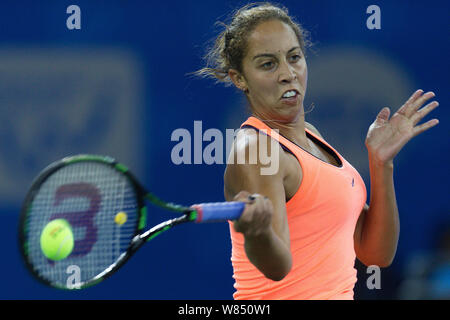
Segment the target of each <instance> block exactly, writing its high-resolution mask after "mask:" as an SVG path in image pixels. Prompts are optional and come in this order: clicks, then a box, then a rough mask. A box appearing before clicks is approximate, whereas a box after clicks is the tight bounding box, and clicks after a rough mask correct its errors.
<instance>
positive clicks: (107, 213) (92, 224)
mask: <svg viewBox="0 0 450 320" xmlns="http://www.w3.org/2000/svg"><path fill="white" fill-rule="evenodd" d="M144 195H145V190H144V189H143V187H142V186H141V185H140V184H139V183H138V181H137V180H136V179H135V178H134V176H133V175H132V173H131V172H130V171H129V170H128V169H127V168H126V167H125V166H124V165H122V164H120V163H118V162H117V161H116V160H115V159H113V158H111V157H105V156H97V155H77V156H72V157H67V158H64V159H62V160H59V161H57V162H55V163H53V164H51V165H50V166H48V167H47V168H45V169H44V170H43V171H42V172H41V173H40V174H39V176H38V177H37V178H36V179H35V180H34V181H33V183H32V185H31V187H30V189H29V191H28V193H27V195H26V197H25V201H24V203H23V206H22V210H21V214H20V222H19V248H20V251H21V254H22V256H23V259H24V261H25V265H26V267H27V269H28V270H29V271H30V272H31V274H32V275H34V276H35V277H36V278H37V279H39V280H40V281H41V282H42V283H44V284H46V285H49V286H51V287H55V288H59V289H82V288H86V287H89V286H91V285H94V284H97V283H99V282H100V281H102V280H103V279H105V278H106V277H107V276H109V275H111V274H112V273H114V272H115V271H116V270H117V269H118V268H119V267H120V266H121V265H123V263H124V262H125V261H126V260H127V259H128V258H129V257H130V256H131V254H132V253H133V251H134V250H131V244H132V241H133V238H134V237H135V236H136V235H138V234H139V233H140V232H141V230H142V229H143V228H144V227H145V221H146V207H145V206H144V200H143V198H144ZM120 212H125V213H126V215H125V218H126V221H125V222H123V220H124V219H119V220H120V223H122V222H123V224H119V223H118V222H117V220H116V221H115V217H116V215H117V214H118V213H120ZM60 218H63V219H66V220H67V221H68V222H69V224H70V225H71V228H72V232H73V235H74V240H75V241H74V248H73V250H72V252H71V253H70V254H69V255H68V256H67V257H66V258H65V259H62V260H58V261H53V260H49V259H47V257H46V256H45V255H44V254H43V252H42V250H41V247H40V236H41V232H42V230H43V229H44V227H45V226H46V225H47V223H49V222H50V221H52V220H54V219H60ZM122 218H123V214H122ZM76 268H78V270H77V269H76ZM74 272H77V274H75V273H74Z"/></svg>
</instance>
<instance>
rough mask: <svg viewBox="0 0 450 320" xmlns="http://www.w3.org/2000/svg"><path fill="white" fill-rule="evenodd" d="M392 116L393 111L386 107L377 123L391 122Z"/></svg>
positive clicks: (379, 115) (378, 117) (378, 116)
mask: <svg viewBox="0 0 450 320" xmlns="http://www.w3.org/2000/svg"><path fill="white" fill-rule="evenodd" d="M390 114H391V110H390V109H389V107H384V108H383V109H381V111H380V112H379V113H378V115H377V119H376V121H378V122H381V123H384V122H385V121H388V120H389V115H390Z"/></svg>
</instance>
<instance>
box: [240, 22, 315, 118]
mask: <svg viewBox="0 0 450 320" xmlns="http://www.w3.org/2000/svg"><path fill="white" fill-rule="evenodd" d="M242 69H243V72H242V74H241V75H237V76H236V77H235V79H234V80H237V81H234V83H235V84H237V85H238V86H239V87H240V88H246V89H248V92H247V97H248V99H249V101H250V105H251V107H252V110H253V112H254V113H255V114H256V115H258V116H260V117H262V118H264V119H268V120H269V119H270V120H276V121H277V120H278V121H286V122H292V121H295V120H297V118H298V116H299V115H300V114H302V113H303V99H304V97H305V93H306V85H307V79H308V68H307V65H306V61H305V58H304V56H303V52H302V50H301V48H300V44H299V42H298V39H297V36H296V34H295V32H294V30H293V29H292V28H291V27H290V26H289V25H287V24H285V23H283V22H281V21H279V20H270V21H266V22H263V23H260V24H259V25H258V26H257V27H256V28H255V30H254V31H253V32H252V33H251V34H250V35H249V38H248V42H247V53H246V55H245V57H244V59H243V62H242Z"/></svg>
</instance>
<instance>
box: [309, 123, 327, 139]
mask: <svg viewBox="0 0 450 320" xmlns="http://www.w3.org/2000/svg"><path fill="white" fill-rule="evenodd" d="M305 127H306V128H307V129H309V130H311V131H312V132H313V133H315V134H317V135H318V136H319V137H321V138H322V139H324V137H322V135H321V134H320V132H319V130H317V128H316V127H314V126H313V125H312V124H311V123H309V122H306V121H305Z"/></svg>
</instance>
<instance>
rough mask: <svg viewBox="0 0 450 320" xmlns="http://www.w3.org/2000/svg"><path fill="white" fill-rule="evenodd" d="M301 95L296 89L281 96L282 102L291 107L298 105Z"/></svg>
mask: <svg viewBox="0 0 450 320" xmlns="http://www.w3.org/2000/svg"><path fill="white" fill-rule="evenodd" d="M299 94H300V93H299V92H298V91H297V90H295V89H292V90H288V91H286V92H285V93H284V94H283V95H282V96H281V101H283V103H286V104H289V105H296V104H297V102H298V96H299Z"/></svg>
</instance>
